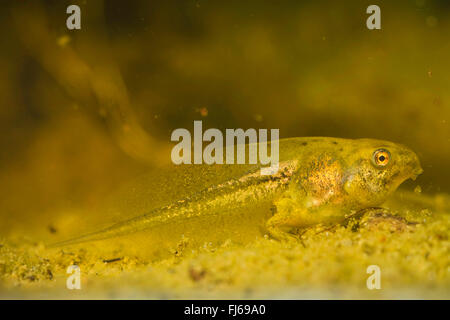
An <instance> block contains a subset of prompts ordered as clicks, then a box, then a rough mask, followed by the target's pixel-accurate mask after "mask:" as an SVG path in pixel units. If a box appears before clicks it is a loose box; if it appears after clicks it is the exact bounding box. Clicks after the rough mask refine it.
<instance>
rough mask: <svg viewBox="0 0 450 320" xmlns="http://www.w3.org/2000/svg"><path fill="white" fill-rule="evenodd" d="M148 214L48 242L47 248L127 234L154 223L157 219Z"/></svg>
mask: <svg viewBox="0 0 450 320" xmlns="http://www.w3.org/2000/svg"><path fill="white" fill-rule="evenodd" d="M149 216H150V215H144V216H140V217H136V218H133V219H130V220H127V221H123V222H119V223H116V224H114V225H112V226H110V227H107V228H105V229H102V230H99V231H95V232H91V233H87V234H84V235H81V236H79V237H75V238H72V239H68V240H64V241H60V242H56V243H53V244H50V245H48V246H47V248H58V247H63V246H68V245H74V244H79V243H83V242H89V241H98V240H105V239H109V238H113V237H118V236H123V235H127V234H130V233H132V232H136V231H139V230H145V229H147V228H149V227H151V226H152V225H153V224H154V222H155V220H157V219H155V217H151V216H150V217H149Z"/></svg>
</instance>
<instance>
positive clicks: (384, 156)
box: [372, 149, 391, 167]
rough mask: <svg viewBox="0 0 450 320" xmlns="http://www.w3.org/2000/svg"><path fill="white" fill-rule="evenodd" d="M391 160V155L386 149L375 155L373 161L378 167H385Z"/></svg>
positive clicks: (377, 151)
mask: <svg viewBox="0 0 450 320" xmlns="http://www.w3.org/2000/svg"><path fill="white" fill-rule="evenodd" d="M390 160H391V154H390V153H389V151H387V150H386V149H378V150H376V151H375V152H374V153H373V158H372V161H373V163H374V164H375V165H376V166H377V167H385V166H387V165H388V163H389V161H390Z"/></svg>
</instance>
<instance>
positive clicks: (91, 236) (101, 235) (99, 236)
mask: <svg viewBox="0 0 450 320" xmlns="http://www.w3.org/2000/svg"><path fill="white" fill-rule="evenodd" d="M107 231H108V230H107V229H106V230H101V231H96V232H92V233H88V234H85V235H82V236H79V237H75V238H71V239H68V240H63V241H59V242H55V243H51V244H49V245H47V246H46V247H47V248H49V249H53V248H59V247H64V246H68V245H73V244H79V243H83V242H88V241H96V240H103V239H106V238H109V232H107Z"/></svg>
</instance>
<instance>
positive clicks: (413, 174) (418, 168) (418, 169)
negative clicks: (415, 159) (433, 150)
mask: <svg viewBox="0 0 450 320" xmlns="http://www.w3.org/2000/svg"><path fill="white" fill-rule="evenodd" d="M422 173H423V169H422V167H420V166H419V167H417V168H416V169H415V170H414V171H413V173H412V175H411V179H412V180H413V181H415V180H416V179H417V177H418V176H420V175H421V174H422Z"/></svg>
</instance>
